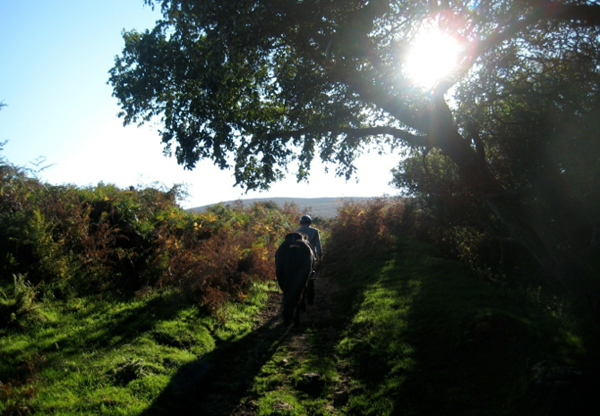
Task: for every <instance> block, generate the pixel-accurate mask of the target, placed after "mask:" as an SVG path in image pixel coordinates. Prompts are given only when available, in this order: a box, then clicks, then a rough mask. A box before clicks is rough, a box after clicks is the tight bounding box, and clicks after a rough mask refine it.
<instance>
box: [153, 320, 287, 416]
mask: <svg viewBox="0 0 600 416" xmlns="http://www.w3.org/2000/svg"><path fill="white" fill-rule="evenodd" d="M280 321H281V319H280V316H279V315H277V316H274V317H272V318H271V319H270V320H269V321H267V322H266V323H264V324H263V325H262V326H260V327H259V328H257V329H255V330H254V331H252V332H251V333H249V334H248V335H246V336H244V337H243V338H241V339H239V340H236V341H233V342H222V343H220V344H219V345H218V346H217V348H216V349H215V350H213V351H212V352H210V353H208V354H206V355H204V356H202V357H201V358H200V359H198V360H196V361H194V362H192V363H189V364H187V365H184V366H182V367H181V368H180V369H179V370H178V372H177V374H175V376H173V377H172V379H171V381H170V383H169V385H168V386H167V387H166V388H165V389H164V390H163V392H162V393H161V394H160V396H159V397H158V398H157V399H156V400H155V401H154V403H153V404H152V405H151V406H150V407H149V408H148V409H147V410H146V411H145V412H143V413H142V415H144V416H151V415H152V416H158V415H188V414H198V415H215V416H218V415H230V414H231V413H232V412H233V411H234V410H235V408H236V407H237V406H238V405H239V404H240V402H241V400H242V398H243V397H244V396H245V395H246V393H247V390H248V389H249V387H251V385H252V382H253V380H254V378H255V376H256V375H257V374H258V373H259V371H260V369H261V368H262V367H263V365H264V364H265V363H266V362H267V361H268V360H269V359H271V357H272V356H273V354H274V352H275V350H276V349H277V347H278V346H279V345H280V344H281V342H282V340H283V339H284V338H285V336H286V334H287V333H288V331H289V330H290V328H289V327H286V326H284V325H283V324H282V323H281V322H280Z"/></svg>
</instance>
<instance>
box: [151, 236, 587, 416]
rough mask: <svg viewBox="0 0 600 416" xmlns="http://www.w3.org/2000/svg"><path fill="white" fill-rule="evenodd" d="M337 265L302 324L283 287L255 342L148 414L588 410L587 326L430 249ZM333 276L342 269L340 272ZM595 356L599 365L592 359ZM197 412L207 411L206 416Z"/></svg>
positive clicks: (210, 365) (218, 360)
mask: <svg viewBox="0 0 600 416" xmlns="http://www.w3.org/2000/svg"><path fill="white" fill-rule="evenodd" d="M352 266H353V267H340V266H339V265H336V264H335V263H331V264H329V266H328V268H327V269H326V270H324V272H323V275H322V276H321V277H320V278H319V279H317V286H316V288H317V298H316V301H315V304H314V305H309V306H308V308H307V312H306V313H305V314H303V315H302V324H301V327H300V328H293V327H287V326H284V325H283V322H282V319H281V316H280V310H279V306H280V294H279V292H278V291H276V290H273V291H272V293H271V296H270V298H269V300H268V302H267V305H266V307H265V308H264V309H263V310H262V312H261V313H260V314H259V316H258V317H257V318H256V323H255V329H254V331H252V332H251V333H250V334H249V335H247V336H245V337H244V338H242V339H240V340H238V341H236V342H233V343H230V344H226V345H220V346H218V348H217V349H216V350H215V352H213V353H210V354H208V355H207V356H205V357H203V358H202V360H200V362H198V363H195V364H194V366H192V367H190V368H189V369H188V370H189V372H187V373H186V372H185V371H183V372H180V375H181V377H182V379H186V380H191V381H190V387H189V388H188V389H183V390H181V391H180V392H179V393H178V394H179V396H178V397H172V396H165V397H163V398H160V399H159V400H158V401H156V402H155V403H154V405H153V406H152V407H151V408H150V409H149V410H148V411H147V412H146V414H167V413H165V411H166V410H168V411H171V412H172V411H178V412H181V413H178V414H210V415H238V416H239V415H307V414H315V415H345V414H361V415H362V414H365V415H369V414H370V415H392V414H411V415H425V414H453V415H481V414H486V415H513V414H523V415H555V414H556V415H560V414H570V412H572V411H576V412H578V414H588V413H587V412H588V410H590V407H589V406H592V408H596V407H595V406H596V405H597V403H596V405H594V404H593V402H592V403H591V404H590V400H593V399H590V398H591V397H593V394H592V393H593V392H594V391H595V389H597V388H598V380H597V378H594V376H593V374H595V370H594V368H595V367H594V365H595V364H594V363H592V362H590V361H589V360H588V358H589V357H588V355H587V354H586V353H585V351H586V350H589V349H590V348H594V347H593V345H589V344H586V342H587V341H584V338H583V337H582V335H581V328H578V327H575V326H573V324H572V323H571V321H570V320H569V319H568V317H567V316H561V314H557V313H544V312H543V311H540V310H539V308H537V307H536V306H535V302H532V301H531V300H530V299H527V298H526V297H523V295H522V294H515V293H511V292H510V291H506V290H503V289H499V288H495V287H492V286H490V285H489V284H488V283H487V282H486V281H484V280H483V279H481V278H480V277H478V276H477V275H476V274H475V273H473V272H472V271H470V269H469V268H468V267H465V265H462V264H460V263H457V262H454V261H449V260H445V259H442V258H439V257H437V256H436V255H435V253H433V252H432V250H431V249H429V248H427V247H426V246H420V245H415V244H414V243H407V242H405V243H402V244H400V245H399V247H398V248H397V250H395V251H393V252H392V253H391V254H388V255H384V256H379V257H378V258H369V259H362V260H360V261H358V262H353V263H352ZM332 270H335V273H332ZM586 357H588V358H586ZM199 412H200V413H199Z"/></svg>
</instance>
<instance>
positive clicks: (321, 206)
mask: <svg viewBox="0 0 600 416" xmlns="http://www.w3.org/2000/svg"><path fill="white" fill-rule="evenodd" d="M365 199H371V198H369V197H343V198H342V197H340V198H255V199H242V200H238V201H241V202H242V203H243V204H244V206H250V205H252V204H254V203H255V202H274V203H276V204H277V205H279V206H283V204H285V203H286V202H289V203H292V202H295V203H296V205H298V208H299V209H300V211H302V212H304V210H308V211H307V213H309V214H310V215H312V216H315V217H322V218H332V217H335V216H336V215H337V208H338V207H339V206H340V205H341V204H342V203H343V202H345V201H362V200H365ZM235 202H237V201H223V204H224V205H233V204H234V203H235ZM212 205H217V204H211V205H204V206H201V207H196V208H190V209H189V210H190V211H197V212H204V211H206V208H208V207H210V206H212Z"/></svg>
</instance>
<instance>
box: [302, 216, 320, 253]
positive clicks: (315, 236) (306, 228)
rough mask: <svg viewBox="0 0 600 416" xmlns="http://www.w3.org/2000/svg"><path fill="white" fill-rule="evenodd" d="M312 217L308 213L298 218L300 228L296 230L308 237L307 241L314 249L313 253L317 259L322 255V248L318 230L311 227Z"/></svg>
mask: <svg viewBox="0 0 600 416" xmlns="http://www.w3.org/2000/svg"><path fill="white" fill-rule="evenodd" d="M311 224H312V218H311V217H310V215H303V216H302V218H300V228H298V229H297V230H296V232H297V233H302V234H306V236H307V237H308V242H309V243H310V245H311V246H312V247H313V249H314V250H315V254H316V255H317V259H318V260H320V259H321V256H322V255H323V250H322V249H321V239H320V238H319V230H317V229H316V228H314V227H311V226H310V225H311Z"/></svg>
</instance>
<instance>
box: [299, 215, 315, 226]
mask: <svg viewBox="0 0 600 416" xmlns="http://www.w3.org/2000/svg"><path fill="white" fill-rule="evenodd" d="M311 223H312V218H311V217H310V215H303V216H302V218H300V224H308V225H310V224H311Z"/></svg>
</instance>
